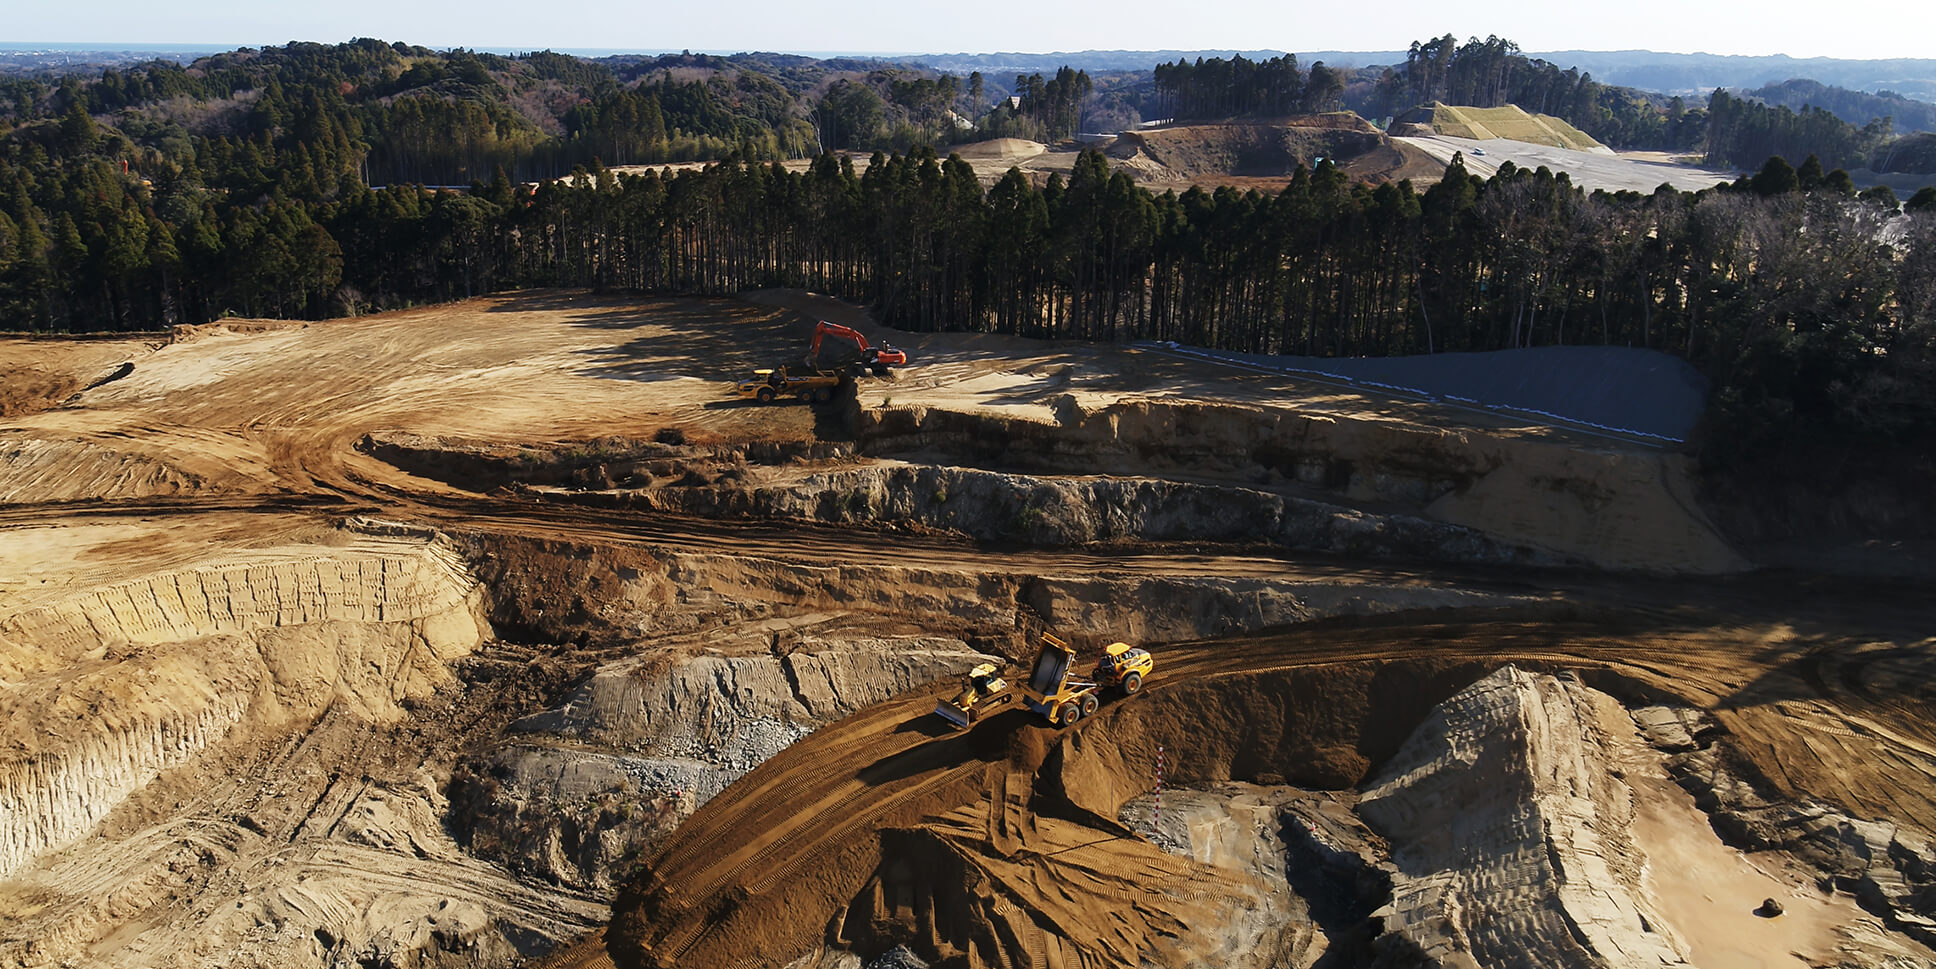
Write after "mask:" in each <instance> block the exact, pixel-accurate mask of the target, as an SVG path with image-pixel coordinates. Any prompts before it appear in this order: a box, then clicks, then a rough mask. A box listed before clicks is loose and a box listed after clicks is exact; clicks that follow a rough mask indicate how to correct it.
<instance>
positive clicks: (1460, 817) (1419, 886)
mask: <svg viewBox="0 0 1936 969" xmlns="http://www.w3.org/2000/svg"><path fill="white" fill-rule="evenodd" d="M1588 692H1589V691H1588V690H1587V688H1586V687H1585V686H1584V685H1582V684H1581V683H1580V682H1579V680H1578V679H1577V678H1576V677H1574V676H1572V675H1570V674H1568V675H1564V676H1559V677H1555V676H1550V675H1544V674H1531V673H1526V672H1522V671H1520V670H1518V669H1516V668H1514V667H1511V666H1508V667H1505V668H1503V669H1501V670H1499V671H1498V672H1497V673H1494V674H1492V675H1491V676H1488V677H1486V678H1485V679H1482V680H1480V681H1479V682H1477V683H1475V684H1473V685H1472V686H1470V687H1468V688H1467V689H1465V690H1464V691H1463V692H1461V693H1459V694H1458V695H1457V696H1455V697H1453V698H1452V699H1451V700H1448V701H1446V702H1445V703H1444V704H1442V705H1441V706H1440V707H1439V708H1438V709H1437V710H1436V711H1435V712H1434V713H1433V715H1432V717H1431V718H1430V719H1428V720H1427V722H1426V723H1425V724H1424V725H1422V726H1421V727H1420V728H1419V729H1418V730H1417V731H1416V732H1415V733H1414V734H1413V735H1412V738H1411V740H1409V741H1407V742H1406V744H1405V746H1404V748H1403V749H1401V750H1400V751H1399V753H1398V756H1397V757H1395V758H1394V759H1393V760H1392V761H1391V762H1390V763H1389V764H1387V765H1385V767H1384V769H1383V770H1382V771H1381V772H1380V774H1379V776H1378V777H1377V778H1376V779H1375V780H1374V781H1373V782H1371V783H1369V784H1368V785H1367V786H1366V787H1365V789H1364V793H1363V797H1362V798H1361V800H1360V801H1359V805H1358V810H1359V813H1360V814H1361V815H1362V816H1363V817H1364V818H1365V820H1366V821H1367V822H1369V823H1370V824H1371V826H1372V827H1373V828H1374V829H1375V830H1377V831H1378V832H1379V833H1381V834H1382V835H1384V836H1385V837H1386V838H1387V839H1389V840H1390V842H1391V846H1392V860H1393V862H1394V863H1395V864H1396V866H1397V868H1398V875H1397V877H1396V878H1395V879H1394V884H1393V897H1392V901H1391V904H1390V905H1389V906H1387V907H1386V908H1385V909H1383V910H1382V912H1381V914H1382V915H1383V916H1384V919H1385V926H1386V929H1387V934H1386V935H1385V936H1384V937H1383V938H1381V939H1380V940H1379V946H1380V948H1381V949H1383V950H1384V951H1387V952H1390V953H1394V954H1396V953H1401V952H1410V953H1414V954H1416V955H1417V956H1418V957H1421V958H1423V959H1425V960H1426V961H1427V962H1428V963H1433V964H1441V965H1460V964H1466V963H1467V962H1468V961H1469V960H1472V961H1476V963H1477V964H1479V965H1503V964H1508V963H1511V964H1520V963H1526V962H1530V963H1532V964H1537V965H1547V966H1580V967H1585V966H1624V965H1640V964H1645V965H1650V966H1652V965H1664V966H1675V965H1685V964H1686V957H1685V954H1684V951H1683V947H1682V944H1681V943H1680V942H1679V941H1678V940H1677V939H1676V938H1675V937H1674V936H1672V935H1671V934H1669V932H1668V930H1667V928H1666V923H1665V921H1664V920H1663V919H1662V918H1661V915H1660V913H1658V912H1656V911H1653V910H1652V907H1651V902H1649V901H1648V899H1647V898H1646V896H1645V894H1644V893H1643V891H1642V889H1641V885H1640V877H1641V867H1642V857H1641V856H1640V854H1639V852H1638V849H1637V847H1636V846H1635V844H1634V843H1633V841H1632V839H1631V837H1630V835H1629V834H1628V827H1629V825H1630V824H1631V823H1632V820H1633V816H1634V814H1633V804H1632V792H1631V790H1630V789H1629V788H1628V787H1627V786H1626V784H1625V783H1623V782H1622V781H1621V780H1620V779H1619V778H1618V777H1615V776H1614V775H1613V774H1612V773H1611V771H1610V770H1609V765H1608V762H1607V753H1606V750H1605V747H1604V740H1603V738H1602V736H1601V734H1600V731H1599V728H1598V726H1597V725H1596V722H1595V715H1594V713H1593V709H1592V703H1593V701H1592V700H1591V698H1589V697H1588V696H1587V694H1588Z"/></svg>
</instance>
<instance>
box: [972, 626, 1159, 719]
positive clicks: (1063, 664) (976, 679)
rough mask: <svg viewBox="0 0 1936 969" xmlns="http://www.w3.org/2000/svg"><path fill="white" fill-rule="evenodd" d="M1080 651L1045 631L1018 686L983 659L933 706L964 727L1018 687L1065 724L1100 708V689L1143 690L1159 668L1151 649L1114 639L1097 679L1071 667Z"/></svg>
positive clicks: (1034, 706)
mask: <svg viewBox="0 0 1936 969" xmlns="http://www.w3.org/2000/svg"><path fill="white" fill-rule="evenodd" d="M1075 660H1076V651H1075V649H1074V648H1073V647H1071V646H1070V645H1069V644H1068V643H1066V642H1063V641H1062V640H1061V639H1060V638H1058V637H1057V636H1055V635H1054V634H1052V633H1043V634H1042V648H1041V651H1040V652H1038V653H1036V654H1035V666H1034V671H1033V672H1031V673H1030V674H1029V678H1028V682H1027V683H1025V684H1023V686H1022V689H1021V690H1020V691H1016V690H1012V689H1010V688H1009V683H1008V681H1007V680H1004V679H1002V678H1001V677H999V676H996V675H995V673H996V669H995V664H993V663H983V664H981V665H980V666H977V667H975V668H974V669H972V670H969V671H968V677H967V681H966V682H965V683H963V684H962V687H961V692H960V693H957V694H955V697H954V699H952V700H941V701H938V702H936V703H935V705H934V712H935V714H936V715H937V716H939V717H941V718H942V719H943V720H946V721H948V722H949V723H952V724H954V725H955V726H957V727H966V726H968V725H970V724H972V723H974V722H975V721H977V720H980V719H981V718H982V717H984V716H986V715H987V713H988V711H989V710H991V709H997V708H1002V707H1006V706H1007V705H1008V704H1010V703H1013V702H1015V695H1016V693H1017V692H1020V693H1021V694H1022V702H1023V705H1024V706H1026V707H1028V708H1029V709H1030V710H1033V711H1035V712H1036V713H1039V714H1041V715H1042V716H1043V717H1045V718H1047V719H1048V721H1049V722H1050V723H1053V724H1055V725H1057V726H1060V727H1066V726H1069V725H1070V724H1073V723H1075V722H1076V721H1078V720H1081V719H1082V718H1083V717H1086V716H1089V715H1090V714H1092V713H1095V712H1096V708H1097V707H1098V706H1100V705H1101V704H1102V692H1103V691H1104V690H1115V691H1118V692H1120V693H1122V695H1124V696H1129V695H1131V694H1134V693H1139V692H1141V691H1142V689H1143V679H1144V678H1145V677H1147V676H1149V674H1150V671H1151V670H1152V669H1154V668H1155V666H1156V661H1155V659H1154V658H1153V657H1151V656H1150V654H1149V650H1146V649H1141V648H1139V647H1136V646H1131V645H1129V644H1128V643H1110V644H1109V645H1108V646H1107V647H1105V648H1104V649H1103V651H1102V658H1101V659H1099V660H1097V661H1096V669H1095V673H1094V678H1093V679H1088V680H1079V679H1075V678H1073V677H1071V676H1070V675H1069V673H1070V672H1071V671H1072V670H1073V669H1074V668H1075Z"/></svg>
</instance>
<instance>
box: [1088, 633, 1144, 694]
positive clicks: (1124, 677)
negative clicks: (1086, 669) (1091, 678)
mask: <svg viewBox="0 0 1936 969" xmlns="http://www.w3.org/2000/svg"><path fill="white" fill-rule="evenodd" d="M1155 667H1156V660H1155V658H1154V657H1152V656H1150V654H1149V650H1147V649H1140V648H1138V647H1135V646H1131V645H1130V644H1128V643H1110V644H1109V645H1108V646H1107V647H1105V648H1104V649H1103V651H1102V658H1101V659H1099V660H1097V661H1096V682H1097V683H1100V684H1102V685H1103V686H1107V687H1113V688H1115V689H1118V690H1121V691H1122V692H1123V695H1124V696H1129V695H1130V694H1133V693H1136V692H1139V691H1140V690H1142V689H1143V678H1144V677H1147V676H1149V675H1150V670H1152V669H1154V668H1155Z"/></svg>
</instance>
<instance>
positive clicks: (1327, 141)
mask: <svg viewBox="0 0 1936 969" xmlns="http://www.w3.org/2000/svg"><path fill="white" fill-rule="evenodd" d="M1106 153H1107V154H1108V155H1109V156H1110V158H1111V159H1112V163H1113V164H1114V165H1115V166H1116V167H1118V168H1121V169H1123V170H1126V171H1128V172H1129V173H1130V174H1131V176H1132V177H1134V178H1135V179H1136V180H1137V181H1139V182H1144V183H1146V184H1150V185H1151V186H1152V187H1155V188H1162V187H1164V184H1165V183H1186V182H1187V183H1190V184H1206V182H1205V181H1204V180H1205V179H1206V178H1210V177H1218V176H1227V177H1232V178H1237V179H1245V178H1251V179H1274V180H1277V181H1278V182H1279V183H1280V184H1281V182H1282V180H1283V179H1285V178H1288V177H1290V175H1291V174H1292V173H1293V172H1295V171H1296V170H1297V169H1298V168H1299V167H1303V168H1313V167H1315V166H1316V165H1317V163H1318V161H1319V160H1321V159H1323V160H1329V161H1330V162H1331V163H1332V164H1334V165H1337V166H1338V167H1340V168H1342V169H1344V170H1345V172H1346V173H1347V174H1349V175H1351V176H1352V177H1353V178H1354V179H1357V180H1363V181H1371V182H1385V181H1397V180H1399V179H1404V178H1412V179H1418V180H1430V179H1436V178H1437V177H1438V176H1439V175H1441V174H1443V172H1444V166H1443V165H1440V164H1438V163H1436V162H1433V161H1432V160H1431V159H1429V158H1426V157H1425V156H1423V155H1422V154H1420V153H1418V152H1416V151H1415V150H1412V149H1409V148H1408V147H1406V146H1401V145H1396V144H1394V143H1393V142H1392V141H1391V139H1389V138H1387V137H1385V135H1384V133H1383V132H1381V131H1379V130H1378V129H1377V128H1376V127H1374V126H1372V125H1371V124H1370V123H1369V122H1367V121H1365V120H1364V119H1363V118H1360V117H1358V116H1357V115H1356V114H1353V113H1351V112H1348V111H1344V112H1336V113H1333V114H1322V115H1305V116H1299V117H1295V118H1287V119H1283V120H1281V121H1274V122H1263V121H1244V122H1228V123H1221V124H1189V125H1176V126H1171V127H1164V128H1152V129H1148V130H1143V131H1125V132H1123V133H1121V134H1120V135H1118V136H1116V139H1115V140H1114V142H1113V143H1112V144H1110V145H1109V146H1108V147H1107V149H1106ZM1233 184H1236V183H1233Z"/></svg>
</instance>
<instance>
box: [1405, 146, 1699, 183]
mask: <svg viewBox="0 0 1936 969" xmlns="http://www.w3.org/2000/svg"><path fill="white" fill-rule="evenodd" d="M1392 140H1393V141H1396V142H1400V143H1402V144H1407V145H1411V146H1412V147H1414V148H1417V149H1418V150H1420V151H1423V152H1425V153H1426V154H1429V155H1431V156H1432V157H1433V158H1436V159H1438V160H1439V161H1440V162H1442V163H1447V162H1450V161H1451V160H1452V156H1453V154H1454V153H1460V152H1462V153H1464V155H1465V168H1466V171H1469V172H1472V173H1473V174H1475V175H1480V176H1485V177H1491V176H1492V175H1493V173H1495V172H1497V171H1498V170H1499V166H1500V164H1501V163H1503V162H1512V163H1513V164H1514V165H1516V166H1518V167H1520V168H1525V169H1536V168H1539V167H1541V166H1545V167H1546V168H1547V169H1549V170H1551V171H1553V172H1565V173H1566V174H1567V175H1568V176H1569V177H1571V178H1572V180H1573V184H1575V185H1578V186H1580V187H1581V188H1584V189H1586V190H1587V191H1589V192H1590V191H1593V190H1594V189H1605V190H1606V191H1609V192H1620V191H1628V192H1640V193H1643V194H1646V193H1651V192H1652V191H1653V190H1654V189H1656V188H1659V187H1660V186H1662V185H1672V186H1674V187H1675V188H1677V189H1680V190H1681V191H1683V192H1692V191H1698V190H1700V189H1704V188H1712V187H1714V186H1716V185H1719V184H1721V183H1722V182H1732V181H1734V179H1735V175H1736V173H1734V172H1719V171H1710V170H1708V169H1704V168H1696V167H1694V166H1691V165H1679V164H1673V163H1671V162H1669V161H1666V160H1661V159H1656V158H1654V157H1651V156H1648V155H1644V154H1636V153H1627V154H1621V155H1609V154H1603V153H1599V152H1587V151H1573V150H1571V149H1567V148H1552V147H1548V146H1546V145H1534V144H1528V143H1526V142H1523V141H1512V140H1510V139H1506V138H1492V139H1487V140H1484V141H1475V140H1473V139H1471V138H1454V137H1451V136H1449V135H1433V136H1430V137H1405V138H1394V139H1392ZM1479 151H1484V152H1485V154H1484V155H1480V154H1477V152H1479Z"/></svg>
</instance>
